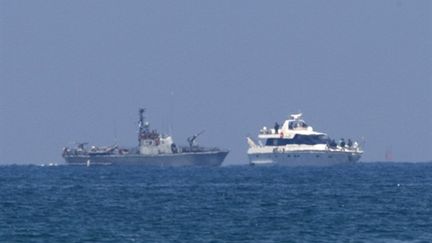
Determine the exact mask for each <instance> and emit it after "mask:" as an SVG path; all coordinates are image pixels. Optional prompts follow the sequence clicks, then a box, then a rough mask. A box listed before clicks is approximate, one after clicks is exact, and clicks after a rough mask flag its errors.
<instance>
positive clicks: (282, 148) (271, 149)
mask: <svg viewBox="0 0 432 243" xmlns="http://www.w3.org/2000/svg"><path fill="white" fill-rule="evenodd" d="M258 138H259V143H258V144H256V143H255V142H254V141H253V140H252V139H251V138H250V137H248V138H247V141H248V144H249V149H248V151H247V154H248V157H249V163H250V164H252V165H256V164H272V163H275V164H282V165H291V166H302V165H333V164H342V163H354V162H357V161H358V160H359V159H360V157H361V155H362V153H363V151H362V150H361V148H360V147H359V145H358V143H357V142H353V141H352V140H351V139H348V140H347V141H345V140H344V139H341V140H340V141H338V142H336V141H335V140H332V139H330V138H329V137H328V136H327V134H325V133H321V132H317V131H314V130H313V128H312V127H311V126H309V125H307V124H306V122H305V121H304V120H303V119H302V114H301V113H299V114H293V115H291V116H290V117H289V119H288V120H286V121H285V122H284V123H283V124H282V126H280V125H279V124H278V123H276V124H275V125H274V127H273V128H267V127H263V128H262V129H261V130H260V132H259V135H258ZM263 142H264V143H263Z"/></svg>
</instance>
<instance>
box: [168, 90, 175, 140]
mask: <svg viewBox="0 0 432 243" xmlns="http://www.w3.org/2000/svg"><path fill="white" fill-rule="evenodd" d="M173 98H174V91H172V90H171V91H170V104H169V106H170V107H169V115H168V134H169V136H173V134H172V129H173V128H172V113H173V110H174V107H173Z"/></svg>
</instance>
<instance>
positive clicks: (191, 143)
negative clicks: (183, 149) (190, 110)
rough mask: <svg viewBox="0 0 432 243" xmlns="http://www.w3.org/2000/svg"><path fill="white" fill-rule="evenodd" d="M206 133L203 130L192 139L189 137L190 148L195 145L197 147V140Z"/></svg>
mask: <svg viewBox="0 0 432 243" xmlns="http://www.w3.org/2000/svg"><path fill="white" fill-rule="evenodd" d="M204 132H205V130H202V131H201V132H199V133H197V134H195V135H193V136H191V137H188V138H187V141H188V143H189V147H193V146H194V145H195V140H196V139H197V138H198V137H199V136H200V135H201V134H203V133H204Z"/></svg>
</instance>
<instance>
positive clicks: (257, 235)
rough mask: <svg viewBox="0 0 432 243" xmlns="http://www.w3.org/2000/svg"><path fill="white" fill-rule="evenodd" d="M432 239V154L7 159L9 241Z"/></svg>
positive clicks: (3, 221) (3, 236) (0, 175)
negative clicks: (334, 161)
mask: <svg viewBox="0 0 432 243" xmlns="http://www.w3.org/2000/svg"><path fill="white" fill-rule="evenodd" d="M431 241H432V164H429V163H426V164H420V163H419V164H409V163H390V164H389V163H360V164H356V165H350V166H334V167H321V168H316V167H297V168H290V167H277V166H270V167H259V166H258V167H251V166H231V167H221V168H192V167H189V168H187V167H186V168H152V167H150V168H149V167H139V166H137V167H130V166H129V167H122V166H90V167H84V166H83V167H81V166H52V167H40V166H1V167H0V242H431Z"/></svg>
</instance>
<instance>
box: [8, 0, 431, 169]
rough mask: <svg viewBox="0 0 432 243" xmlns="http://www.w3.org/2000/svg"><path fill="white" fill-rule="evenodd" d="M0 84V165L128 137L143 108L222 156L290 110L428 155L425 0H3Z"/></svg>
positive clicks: (329, 128)
mask: <svg viewBox="0 0 432 243" xmlns="http://www.w3.org/2000/svg"><path fill="white" fill-rule="evenodd" d="M0 84H1V86H0V162H1V163H48V162H61V161H62V158H61V151H62V147H63V146H65V145H72V144H73V143H74V142H77V141H87V142H90V143H92V144H99V145H110V144H113V143H115V142H117V143H119V144H122V145H128V146H134V145H136V144H137V141H136V140H137V138H136V137H137V136H136V131H137V127H136V126H137V122H136V120H137V115H138V108H139V107H146V108H147V109H148V113H147V115H148V117H149V120H150V122H151V124H152V125H153V127H154V128H157V129H158V130H160V131H162V132H168V131H169V127H170V125H171V126H172V133H173V135H174V139H175V141H176V143H177V144H182V143H183V144H185V143H186V137H187V136H189V135H191V134H193V133H197V132H199V131H201V130H203V129H204V130H205V131H206V132H205V133H204V134H203V135H202V137H200V140H199V141H200V144H201V145H208V146H213V145H217V146H220V147H224V148H228V149H230V150H231V153H230V154H229V156H228V157H227V159H226V161H225V164H231V163H236V164H239V163H246V162H247V157H246V149H247V145H246V139H245V137H246V136H247V135H252V136H254V137H255V136H256V134H257V132H258V130H259V129H260V128H261V127H262V126H264V125H266V126H271V125H273V124H274V122H275V121H278V122H282V121H283V120H284V119H285V118H286V117H287V116H288V115H289V114H290V113H294V112H298V111H301V112H303V114H304V118H305V120H306V121H307V122H308V123H309V124H310V125H312V126H313V127H314V128H315V129H317V130H319V131H323V132H327V133H328V134H329V135H330V136H332V137H334V138H341V137H345V138H349V137H350V138H355V139H361V138H364V139H365V141H366V146H365V148H364V149H365V154H364V156H363V158H362V160H363V161H379V160H380V161H382V160H384V154H385V152H386V150H391V151H392V152H393V156H394V159H395V160H398V161H425V160H432V97H431V94H432V3H431V1H411V0H410V1H402V0H397V1H376V0H372V1H363V0H362V1H346V0H341V1H303V0H301V1H287V0H283V1H250V0H248V1H240V0H235V1H232V0H230V1H221V0H218V1H202V0H197V1H161V0H156V1H120V0H118V1H107V0H92V1H77V0H74V1H59V0H53V1H48V0H46V1H32V0H28V1H19V0H10V1H9V0H0Z"/></svg>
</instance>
